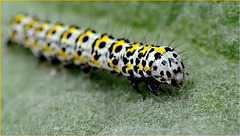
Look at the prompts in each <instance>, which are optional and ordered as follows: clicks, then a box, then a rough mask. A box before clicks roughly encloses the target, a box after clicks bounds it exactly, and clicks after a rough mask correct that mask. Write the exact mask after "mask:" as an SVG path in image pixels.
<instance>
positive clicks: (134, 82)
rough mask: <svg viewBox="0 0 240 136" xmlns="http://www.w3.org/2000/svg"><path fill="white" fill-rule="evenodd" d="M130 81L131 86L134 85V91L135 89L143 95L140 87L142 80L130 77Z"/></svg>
mask: <svg viewBox="0 0 240 136" xmlns="http://www.w3.org/2000/svg"><path fill="white" fill-rule="evenodd" d="M128 80H129V81H130V84H131V85H132V87H133V89H135V90H136V91H137V92H138V93H140V94H142V92H141V91H140V89H139V87H138V84H139V83H140V82H141V80H140V79H138V78H134V77H132V76H129V77H128Z"/></svg>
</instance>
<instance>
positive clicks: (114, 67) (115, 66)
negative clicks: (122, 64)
mask: <svg viewBox="0 0 240 136" xmlns="http://www.w3.org/2000/svg"><path fill="white" fill-rule="evenodd" d="M109 65H110V67H111V68H112V69H114V70H118V66H117V65H114V64H113V60H110V62H109Z"/></svg>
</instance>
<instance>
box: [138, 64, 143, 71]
mask: <svg viewBox="0 0 240 136" xmlns="http://www.w3.org/2000/svg"><path fill="white" fill-rule="evenodd" d="M137 67H138V72H139V71H140V70H142V65H141V63H139V64H138V65H137Z"/></svg>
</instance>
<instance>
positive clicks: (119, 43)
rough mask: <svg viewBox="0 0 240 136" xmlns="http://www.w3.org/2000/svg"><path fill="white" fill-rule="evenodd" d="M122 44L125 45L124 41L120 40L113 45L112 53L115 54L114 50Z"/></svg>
mask: <svg viewBox="0 0 240 136" xmlns="http://www.w3.org/2000/svg"><path fill="white" fill-rule="evenodd" d="M124 43H125V42H124V40H120V41H118V42H117V43H115V44H114V45H113V51H114V52H115V50H116V48H117V47H118V46H120V45H123V44H124Z"/></svg>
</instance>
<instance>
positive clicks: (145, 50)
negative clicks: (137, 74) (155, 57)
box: [139, 45, 152, 55]
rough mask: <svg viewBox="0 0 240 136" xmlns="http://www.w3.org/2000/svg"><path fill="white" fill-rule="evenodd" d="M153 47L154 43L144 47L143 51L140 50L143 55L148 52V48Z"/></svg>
mask: <svg viewBox="0 0 240 136" xmlns="http://www.w3.org/2000/svg"><path fill="white" fill-rule="evenodd" d="M151 47H152V45H147V46H145V47H143V49H142V50H141V51H139V53H142V54H143V55H144V54H145V53H146V52H147V50H148V49H150V48H151Z"/></svg>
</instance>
